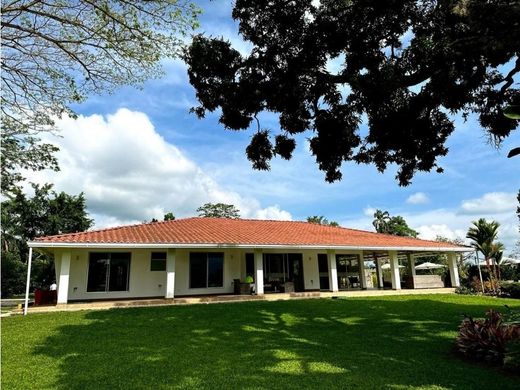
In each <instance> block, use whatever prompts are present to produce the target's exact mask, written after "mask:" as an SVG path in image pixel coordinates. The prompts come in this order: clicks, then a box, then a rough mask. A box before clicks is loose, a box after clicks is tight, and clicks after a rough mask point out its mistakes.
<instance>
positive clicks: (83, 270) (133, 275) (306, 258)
mask: <svg viewBox="0 0 520 390" xmlns="http://www.w3.org/2000/svg"><path fill="white" fill-rule="evenodd" d="M68 251H70V254H71V258H70V277H69V293H68V300H69V301H73V300H96V299H118V298H138V297H139V298H141V297H165V295H166V271H150V259H151V252H159V251H161V249H153V250H151V249H132V250H124V249H120V250H108V249H107V250H103V249H92V250H90V249H70V250H68ZM163 251H165V252H166V251H167V250H166V249H164V250H163ZM63 252H64V250H62V249H57V250H56V251H55V259H56V272H57V273H58V272H59V269H60V266H61V264H60V262H61V255H62V253H63ZM90 252H131V254H132V255H131V260H130V278H129V291H114V292H87V279H88V262H89V253H90ZM190 252H223V253H224V281H223V287H214V288H197V289H191V288H190V287H189V254H190ZM262 252H263V253H301V254H302V259H303V273H304V287H305V290H307V291H309V290H319V289H320V278H319V269H318V254H326V253H327V251H324V250H299V251H297V250H284V249H282V248H280V249H269V250H266V249H263V250H262ZM246 253H254V250H253V249H218V248H214V249H210V248H208V249H201V250H195V249H176V250H175V281H174V286H175V287H174V295H175V297H179V296H186V295H205V294H230V293H233V291H234V286H233V279H242V280H243V279H244V278H245V271H246V265H245V254H246ZM336 254H359V251H357V252H356V251H336ZM57 280H58V281H59V275H57ZM58 288H59V286H58Z"/></svg>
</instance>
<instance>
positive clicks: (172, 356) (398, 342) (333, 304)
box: [2, 295, 520, 390]
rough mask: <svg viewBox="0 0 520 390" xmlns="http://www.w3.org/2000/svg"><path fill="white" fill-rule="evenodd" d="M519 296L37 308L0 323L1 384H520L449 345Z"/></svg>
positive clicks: (392, 386)
mask: <svg viewBox="0 0 520 390" xmlns="http://www.w3.org/2000/svg"><path fill="white" fill-rule="evenodd" d="M505 304H508V305H510V306H516V307H520V301H518V300H517V301H515V300H505V299H493V298H482V297H471V296H457V295H421V296H395V297H373V298H347V299H319V300H318V299H311V300H293V301H279V302H246V303H232V304H229V303H228V304H213V305H193V306H168V307H148V308H132V309H115V310H109V311H82V312H62V313H50V314H33V315H29V316H28V317H26V318H23V317H21V316H16V317H9V318H5V319H3V320H2V389H5V390H7V389H47V388H48V389H51V388H55V389H145V388H146V389H147V388H154V389H165V388H174V389H175V388H178V389H311V388H314V389H318V388H319V389H332V388H337V389H409V388H410V389H412V388H413V389H498V388H499V389H519V388H520V377H515V376H512V375H506V374H504V373H502V372H500V371H499V370H497V369H493V368H488V367H486V366H484V365H477V364H471V363H467V362H464V361H461V360H460V359H458V358H457V357H456V356H454V355H453V353H452V345H453V339H454V337H455V336H456V335H457V326H458V324H459V323H460V320H461V315H462V314H463V313H467V314H470V315H474V316H482V315H483V313H484V311H485V310H486V309H487V308H490V307H494V308H503V306H504V305H505Z"/></svg>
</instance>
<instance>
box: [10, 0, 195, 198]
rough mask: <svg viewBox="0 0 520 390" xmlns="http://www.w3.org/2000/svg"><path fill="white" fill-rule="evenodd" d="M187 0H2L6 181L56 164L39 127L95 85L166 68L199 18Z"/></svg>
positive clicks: (138, 78) (105, 87)
mask: <svg viewBox="0 0 520 390" xmlns="http://www.w3.org/2000/svg"><path fill="white" fill-rule="evenodd" d="M197 13H198V8H196V7H195V6H193V5H192V4H191V3H190V1H188V0H150V1H119V0H101V1H92V0H74V1H70V0H53V1H32V0H6V1H3V2H2V27H1V33H2V59H1V64H2V75H1V80H2V97H1V103H2V104H1V106H2V108H1V113H2V122H3V123H2V141H3V142H2V189H4V190H10V189H12V187H13V185H14V184H15V183H16V182H17V181H19V180H20V179H21V176H20V175H19V173H18V174H17V172H18V171H19V169H20V168H26V169H33V170H39V169H44V168H54V169H57V163H56V160H55V159H54V158H53V157H52V153H53V152H54V151H55V148H53V147H52V146H50V145H48V144H41V143H39V142H38V141H39V140H38V137H36V135H37V134H38V132H40V131H42V130H49V129H52V125H53V120H54V118H56V117H60V116H61V115H63V114H69V115H74V113H73V112H72V111H71V108H70V105H71V104H72V103H78V102H81V101H83V100H84V99H85V98H86V97H87V96H88V95H90V94H93V93H106V92H111V91H112V90H114V88H116V87H118V86H121V85H127V84H139V83H141V82H142V81H144V80H145V79H148V78H151V77H156V76H158V75H160V74H161V68H160V59H161V58H163V57H173V56H176V55H177V54H179V48H180V44H181V39H182V34H184V33H186V32H187V31H189V30H191V28H193V27H194V26H195V21H196V16H197Z"/></svg>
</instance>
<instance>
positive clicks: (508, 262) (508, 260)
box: [502, 257, 520, 265]
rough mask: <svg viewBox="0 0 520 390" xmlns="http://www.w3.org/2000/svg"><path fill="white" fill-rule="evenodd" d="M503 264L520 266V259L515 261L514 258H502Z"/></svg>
mask: <svg viewBox="0 0 520 390" xmlns="http://www.w3.org/2000/svg"><path fill="white" fill-rule="evenodd" d="M502 264H509V265H515V264H520V259H513V258H512V257H502Z"/></svg>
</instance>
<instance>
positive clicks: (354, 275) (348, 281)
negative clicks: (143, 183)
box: [336, 255, 361, 290]
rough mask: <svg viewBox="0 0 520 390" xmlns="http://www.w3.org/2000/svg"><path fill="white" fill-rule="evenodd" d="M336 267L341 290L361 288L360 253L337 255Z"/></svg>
mask: <svg viewBox="0 0 520 390" xmlns="http://www.w3.org/2000/svg"><path fill="white" fill-rule="evenodd" d="M336 267H337V271H338V288H339V289H340V290H349V289H357V288H361V277H360V269H359V256H358V255H336Z"/></svg>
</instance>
